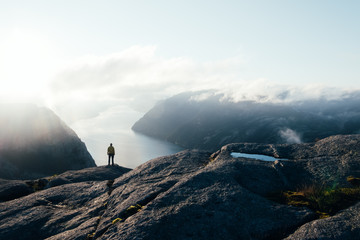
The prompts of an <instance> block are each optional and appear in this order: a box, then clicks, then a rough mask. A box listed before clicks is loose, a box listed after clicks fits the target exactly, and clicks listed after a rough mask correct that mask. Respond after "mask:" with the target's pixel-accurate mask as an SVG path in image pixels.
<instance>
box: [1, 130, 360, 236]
mask: <svg viewBox="0 0 360 240" xmlns="http://www.w3.org/2000/svg"><path fill="white" fill-rule="evenodd" d="M359 142H360V135H337V136H331V137H328V138H325V139H323V140H319V141H317V142H313V143H306V144H254V143H234V144H229V145H226V146H223V147H222V148H221V150H219V151H217V152H215V153H210V152H205V151H200V150H185V151H182V152H179V153H177V154H174V155H170V156H164V157H159V158H156V159H153V160H150V161H148V162H146V163H144V164H142V165H140V166H138V167H137V168H135V169H133V170H130V169H125V168H122V167H119V166H114V167H95V168H87V169H83V170H80V171H68V172H65V173H63V174H61V175H58V176H53V177H47V178H43V179H37V180H32V181H20V180H7V181H3V182H0V184H1V186H2V187H1V189H7V190H6V191H8V192H10V191H12V192H13V193H14V194H13V197H12V198H8V199H6V198H2V202H1V203H0V236H1V237H2V238H3V239H10V240H11V239H48V240H50V239H51V240H55V239H72V240H73V239H99V240H100V239H104V240H105V239H339V240H340V239H342V240H344V239H345V240H347V239H349V240H350V239H358V237H359V234H360V221H359V218H360V211H359V208H360V203H354V204H353V205H352V206H350V207H348V208H346V209H344V210H342V211H340V212H338V213H336V214H334V215H332V216H330V217H327V218H324V219H319V217H318V215H317V213H315V212H314V211H313V210H311V209H309V208H306V207H295V206H290V205H286V204H281V203H279V202H276V201H273V200H271V198H269V195H271V194H272V193H275V192H279V191H286V190H296V189H297V188H298V187H299V186H303V185H304V184H323V185H328V186H332V185H334V183H336V184H337V185H338V186H348V185H349V183H348V182H347V181H346V178H347V177H348V176H350V175H351V176H354V177H359V175H360V145H359ZM232 152H242V153H249V154H251V153H256V154H263V155H268V156H273V157H276V158H282V159H287V160H277V161H274V162H270V161H261V160H255V159H249V158H242V157H236V158H234V157H232V156H231V153H232ZM39 186H41V187H39ZM26 187H28V188H31V189H29V190H25V189H26ZM19 191H20V192H22V191H23V192H24V193H26V194H23V196H22V197H18V196H19V194H16V192H19ZM4 195H6V194H4V193H0V196H4ZM10 199H11V200H10Z"/></svg>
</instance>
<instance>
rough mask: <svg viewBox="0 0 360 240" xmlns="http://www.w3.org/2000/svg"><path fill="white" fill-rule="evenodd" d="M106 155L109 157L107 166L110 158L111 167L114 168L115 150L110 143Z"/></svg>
mask: <svg viewBox="0 0 360 240" xmlns="http://www.w3.org/2000/svg"><path fill="white" fill-rule="evenodd" d="M107 154H108V156H109V162H108V166H110V158H111V159H112V165H113V166H114V155H115V148H114V147H113V145H112V143H110V146H109V147H108V149H107Z"/></svg>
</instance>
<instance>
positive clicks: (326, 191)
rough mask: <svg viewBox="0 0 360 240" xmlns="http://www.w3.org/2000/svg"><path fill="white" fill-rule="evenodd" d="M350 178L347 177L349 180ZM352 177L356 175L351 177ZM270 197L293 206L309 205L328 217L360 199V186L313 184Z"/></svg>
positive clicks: (323, 216) (319, 214)
mask: <svg viewBox="0 0 360 240" xmlns="http://www.w3.org/2000/svg"><path fill="white" fill-rule="evenodd" d="M349 178H350V177H348V178H347V180H348V181H349ZM352 178H354V177H351V178H350V179H352ZM355 179H356V178H355ZM349 182H350V181H349ZM270 199H272V200H274V201H277V202H280V203H283V204H287V205H291V206H296V207H307V208H309V209H311V210H313V211H314V212H316V213H317V214H318V216H319V218H326V217H329V216H332V215H334V214H336V213H337V212H338V211H340V210H342V209H346V208H348V207H350V206H352V205H354V204H355V203H356V202H358V201H360V187H358V186H354V187H331V188H330V187H325V186H321V185H320V186H317V185H311V186H306V187H303V188H301V189H298V190H297V191H284V192H281V193H280V194H274V195H272V196H270Z"/></svg>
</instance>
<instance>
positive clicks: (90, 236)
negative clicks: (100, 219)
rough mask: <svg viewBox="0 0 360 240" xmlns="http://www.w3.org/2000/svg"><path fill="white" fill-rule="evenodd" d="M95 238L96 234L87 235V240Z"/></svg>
mask: <svg viewBox="0 0 360 240" xmlns="http://www.w3.org/2000/svg"><path fill="white" fill-rule="evenodd" d="M94 237H95V233H89V234H88V235H87V238H86V239H87V240H90V239H93V238H94Z"/></svg>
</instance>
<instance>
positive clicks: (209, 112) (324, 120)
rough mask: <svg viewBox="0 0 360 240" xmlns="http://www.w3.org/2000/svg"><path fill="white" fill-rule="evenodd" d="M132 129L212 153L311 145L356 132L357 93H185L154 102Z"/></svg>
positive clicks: (359, 106)
mask: <svg viewBox="0 0 360 240" xmlns="http://www.w3.org/2000/svg"><path fill="white" fill-rule="evenodd" d="M132 129H133V130H134V131H136V132H140V133H143V134H145V135H149V136H152V137H156V138H160V139H164V140H167V141H169V142H173V143H175V144H178V145H180V146H183V147H185V148H198V149H204V150H211V151H215V150H217V149H219V148H220V147H221V146H223V145H225V144H228V143H233V142H253V143H300V142H313V141H315V140H316V139H321V138H324V137H327V136H331V135H335V134H354V133H359V132H360V93H359V92H357V93H353V94H349V95H346V96H344V97H343V98H342V99H338V100H326V99H319V100H312V101H310V100H309V101H301V102H291V103H273V102H255V101H241V102H234V101H232V100H231V99H227V98H225V96H224V94H215V93H212V92H210V91H202V92H187V93H182V94H179V95H176V96H174V97H171V98H169V99H166V100H164V101H162V102H159V103H158V104H157V105H156V106H154V107H153V108H152V109H151V110H150V111H149V112H148V113H146V114H145V116H144V117H143V118H141V119H140V120H139V121H137V122H136V123H135V124H134V126H133V127H132Z"/></svg>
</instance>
